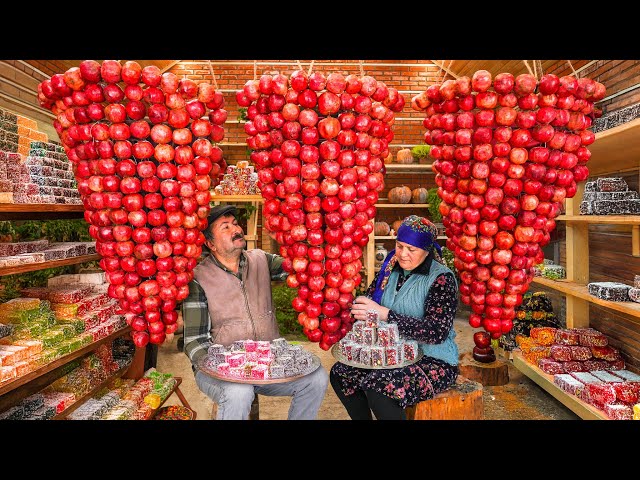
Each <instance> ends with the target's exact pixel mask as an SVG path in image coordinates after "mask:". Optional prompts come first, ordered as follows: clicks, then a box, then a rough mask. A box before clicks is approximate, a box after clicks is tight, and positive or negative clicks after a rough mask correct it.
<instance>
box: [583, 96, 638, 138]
mask: <svg viewBox="0 0 640 480" xmlns="http://www.w3.org/2000/svg"><path fill="white" fill-rule="evenodd" d="M639 116H640V103H635V104H633V105H630V106H628V107H624V108H618V109H616V110H614V111H612V112H609V113H605V114H604V115H602V116H601V117H599V118H596V119H595V120H594V122H593V124H592V125H591V131H592V132H593V133H597V132H602V131H604V130H608V129H610V128H613V127H617V126H618V125H623V124H625V123H627V122H630V121H631V120H634V119H636V118H638V117H639Z"/></svg>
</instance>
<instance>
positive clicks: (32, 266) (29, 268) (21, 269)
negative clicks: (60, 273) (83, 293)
mask: <svg viewBox="0 0 640 480" xmlns="http://www.w3.org/2000/svg"><path fill="white" fill-rule="evenodd" d="M101 258H102V257H101V256H100V255H98V254H93V255H80V256H78V257H70V258H63V259H62V260H51V261H49V262H38V263H26V264H24V265H18V266H15V267H1V268H0V276H4V275H14V274H16V273H25V272H33V271H35V270H43V269H45V268H57V267H66V266H67V265H76V264H78V263H85V262H93V261H96V260H100V259H101Z"/></svg>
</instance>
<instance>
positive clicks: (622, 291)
mask: <svg viewBox="0 0 640 480" xmlns="http://www.w3.org/2000/svg"><path fill="white" fill-rule="evenodd" d="M587 288H588V290H589V294H590V295H593V296H595V297H598V298H601V299H602V300H609V301H612V302H627V301H629V289H630V288H631V286H629V285H625V284H624V283H619V282H592V283H589V284H588V285H587Z"/></svg>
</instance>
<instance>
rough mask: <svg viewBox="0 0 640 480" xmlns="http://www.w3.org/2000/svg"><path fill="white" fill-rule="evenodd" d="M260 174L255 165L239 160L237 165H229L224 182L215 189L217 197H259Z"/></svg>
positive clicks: (214, 192) (214, 194)
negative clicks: (255, 169)
mask: <svg viewBox="0 0 640 480" xmlns="http://www.w3.org/2000/svg"><path fill="white" fill-rule="evenodd" d="M259 194H260V188H259V187H258V174H257V173H256V172H255V171H254V167H253V165H249V162H247V161H246V160H239V161H238V162H237V163H236V165H228V166H227V170H226V172H225V173H224V175H223V177H222V180H221V181H220V183H219V184H218V185H216V186H215V187H214V189H213V196H214V197H215V196H216V195H259Z"/></svg>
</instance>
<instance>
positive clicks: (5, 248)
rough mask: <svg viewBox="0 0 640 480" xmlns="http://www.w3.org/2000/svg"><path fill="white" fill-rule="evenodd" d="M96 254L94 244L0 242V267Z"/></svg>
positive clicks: (38, 241) (42, 240)
mask: <svg viewBox="0 0 640 480" xmlns="http://www.w3.org/2000/svg"><path fill="white" fill-rule="evenodd" d="M95 253H96V242H95V241H93V242H53V243H49V240H47V239H41V240H33V241H28V242H0V267H16V266H19V265H24V264H28V263H42V262H49V261H52V260H63V259H65V258H70V257H78V256H81V255H93V254H95Z"/></svg>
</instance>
